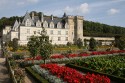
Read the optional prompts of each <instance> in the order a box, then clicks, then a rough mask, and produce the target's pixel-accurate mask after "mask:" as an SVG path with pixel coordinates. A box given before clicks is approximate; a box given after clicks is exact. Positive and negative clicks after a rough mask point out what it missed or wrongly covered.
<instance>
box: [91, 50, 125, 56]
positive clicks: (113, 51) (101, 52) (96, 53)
mask: <svg viewBox="0 0 125 83" xmlns="http://www.w3.org/2000/svg"><path fill="white" fill-rule="evenodd" d="M113 53H125V50H112V51H94V52H92V53H91V55H101V54H103V55H105V54H113Z"/></svg>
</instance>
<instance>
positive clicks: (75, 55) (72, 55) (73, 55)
mask: <svg viewBox="0 0 125 83" xmlns="http://www.w3.org/2000/svg"><path fill="white" fill-rule="evenodd" d="M77 56H78V54H68V55H67V57H68V58H70V57H77Z"/></svg>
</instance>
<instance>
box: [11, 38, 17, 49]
mask: <svg viewBox="0 0 125 83" xmlns="http://www.w3.org/2000/svg"><path fill="white" fill-rule="evenodd" d="M12 48H13V51H17V50H18V39H17V38H14V39H13V42H12Z"/></svg>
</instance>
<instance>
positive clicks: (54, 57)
mask: <svg viewBox="0 0 125 83" xmlns="http://www.w3.org/2000/svg"><path fill="white" fill-rule="evenodd" d="M50 58H52V59H56V58H59V59H61V58H64V56H63V55H53V56H51V57H50Z"/></svg>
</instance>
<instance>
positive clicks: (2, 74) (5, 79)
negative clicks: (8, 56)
mask: <svg viewBox="0 0 125 83" xmlns="http://www.w3.org/2000/svg"><path fill="white" fill-rule="evenodd" d="M0 83H11V81H10V77H9V74H8V70H7V67H6V65H5V58H0Z"/></svg>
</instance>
